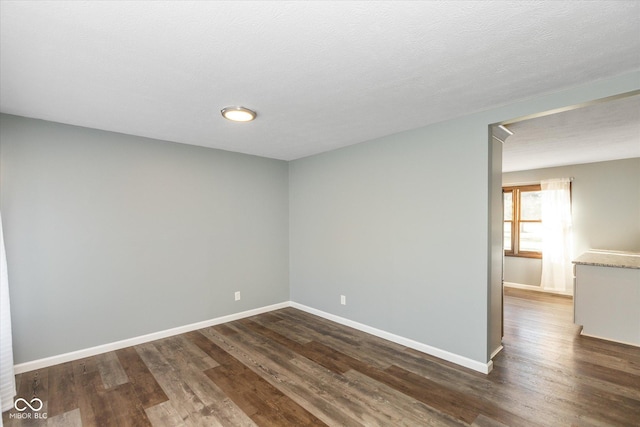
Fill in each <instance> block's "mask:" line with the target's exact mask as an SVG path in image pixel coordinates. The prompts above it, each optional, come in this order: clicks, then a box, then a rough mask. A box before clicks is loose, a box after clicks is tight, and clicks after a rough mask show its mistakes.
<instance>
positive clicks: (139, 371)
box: [116, 347, 169, 409]
mask: <svg viewBox="0 0 640 427" xmlns="http://www.w3.org/2000/svg"><path fill="white" fill-rule="evenodd" d="M116 355H117V356H118V360H120V364H121V365H122V367H123V369H124V371H125V372H126V374H127V377H128V378H129V382H130V383H131V384H132V386H133V390H134V392H135V394H136V397H137V398H138V400H139V401H140V403H141V404H142V407H143V408H145V409H146V408H149V407H151V406H155V405H157V404H159V403H162V402H165V401H167V400H169V398H168V397H167V395H166V394H165V392H164V390H162V387H160V384H158V382H157V381H156V379H155V377H154V376H153V375H152V374H151V372H150V371H149V368H147V365H145V364H144V362H143V361H142V358H140V355H139V354H138V352H137V351H136V350H135V348H134V347H127V348H123V349H120V350H117V351H116Z"/></svg>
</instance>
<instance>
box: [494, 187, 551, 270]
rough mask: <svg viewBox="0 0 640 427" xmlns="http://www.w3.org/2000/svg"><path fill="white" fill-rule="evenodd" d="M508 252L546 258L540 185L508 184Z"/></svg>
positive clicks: (506, 216)
mask: <svg viewBox="0 0 640 427" xmlns="http://www.w3.org/2000/svg"><path fill="white" fill-rule="evenodd" d="M502 195H503V200H504V254H505V255H507V256H519V257H528V258H542V203H541V202H542V192H541V191H540V185H539V184H538V185H526V186H518V187H504V188H503V189H502Z"/></svg>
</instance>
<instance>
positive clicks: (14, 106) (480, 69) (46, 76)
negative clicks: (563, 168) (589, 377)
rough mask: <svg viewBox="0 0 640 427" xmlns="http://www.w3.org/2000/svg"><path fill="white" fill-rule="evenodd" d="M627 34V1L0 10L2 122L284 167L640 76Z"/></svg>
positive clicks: (633, 21)
mask: <svg viewBox="0 0 640 427" xmlns="http://www.w3.org/2000/svg"><path fill="white" fill-rule="evenodd" d="M639 28H640V2H637V1H619V2H611V1H593V2H571V1H564V2H560V1H547V2H545V1H542V2H541V1H533V2H526V1H466V2H462V1H448V2H435V1H423V2H418V1H414V2H400V1H379V2H328V1H322V2H266V1H264V2H240V1H234V2H231V1H230V2H222V1H218V2H205V1H196V2H188V1H180V2H178V1H175V2H172V1H162V2H160V1H157V2H156V1H112V2H107V1H105V2H85V1H64V2H63V1H49V2H36V1H1V2H0V111H2V112H4V113H9V114H17V115H22V116H27V117H34V118H40V119H46V120H52V121H57V122H62V123H69V124H73V125H79V126H87V127H92V128H97V129H104V130H110V131H116V132H122V133H127V134H133V135H140V136H147V137H152V138H158V139H164V140H169V141H175V142H181V143H187V144H195V145H202V146H207V147H215V148H220V149H225V150H231V151H237V152H242V153H250V154H255V155H259V156H266V157H272V158H278V159H284V160H291V159H296V158H300V157H304V156H308V155H311V154H315V153H319V152H323V151H328V150H332V149H335V148H339V147H342V146H347V145H350V144H355V143H358V142H362V141H366V140H370V139H373V138H376V137H380V136H384V135H388V134H392V133H395V132H399V131H403V130H407V129H412V128H416V127H420V126H424V125H427V124H430V123H434V122H438V121H442V120H445V119H449V118H453V117H458V116H462V115H465V114H468V113H471V112H474V111H479V110H483V109H487V108H490V107H493V106H496V105H500V104H505V103H508V102H512V101H515V100H520V99H524V98H527V97H531V96H535V95H537V94H540V93H546V92H551V91H556V90H560V89H562V88H566V87H569V86H576V85H579V84H583V83H586V82H590V81H594V80H597V79H602V78H606V77H611V76H614V75H619V74H623V73H626V72H630V71H633V70H638V69H640V36H639ZM228 105H244V106H246V107H249V108H252V109H255V110H256V111H257V112H258V118H257V120H255V121H254V122H251V123H248V124H237V123H231V122H228V121H225V120H224V119H222V117H221V116H220V112H219V111H220V109H221V108H222V107H224V106H228Z"/></svg>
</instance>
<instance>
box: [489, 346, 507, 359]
mask: <svg viewBox="0 0 640 427" xmlns="http://www.w3.org/2000/svg"><path fill="white" fill-rule="evenodd" d="M503 348H504V347H503V346H502V345H499V346H498V348H496V349H495V350H493V353H491V356H489V359H493V358H494V357H496V355H497V354H498V353H500V352H501V351H502V349H503Z"/></svg>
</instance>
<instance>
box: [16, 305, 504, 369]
mask: <svg viewBox="0 0 640 427" xmlns="http://www.w3.org/2000/svg"><path fill="white" fill-rule="evenodd" d="M286 307H293V308H297V309H298V310H302V311H306V312H307V313H311V314H314V315H316V316H319V317H322V318H325V319H328V320H331V321H333V322H336V323H339V324H341V325H345V326H348V327H350V328H353V329H357V330H359V331H363V332H366V333H369V334H371V335H375V336H377V337H380V338H383V339H386V340H388V341H392V342H395V343H397V344H400V345H404V346H406V347H409V348H412V349H414V350H418V351H421V352H423V353H426V354H430V355H432V356H435V357H438V358H440V359H443V360H446V361H449V362H452V363H455V364H457V365H460V366H464V367H466V368H469V369H473V370H474V371H477V372H481V373H483V374H488V373H489V372H491V370H492V369H493V361H491V360H489V362H487V363H482V362H478V361H476V360H473V359H469V358H467V357H464V356H460V355H458V354H455V353H451V352H448V351H446V350H441V349H439V348H437V347H432V346H430V345H427V344H423V343H421V342H418V341H414V340H412V339H409V338H405V337H402V336H399V335H395V334H392V333H390V332H386V331H383V330H381V329H377V328H374V327H371V326H367V325H364V324H362V323H359V322H355V321H353V320H349V319H345V318H344V317H340V316H336V315H334V314H330V313H326V312H324V311H321V310H317V309H315V308H311V307H308V306H306V305H303V304H299V303H297V302H293V301H285V302H281V303H278V304H273V305H268V306H265V307H260V308H255V309H253V310H247V311H243V312H240V313H235V314H230V315H227V316H222V317H217V318H215V319H210V320H204V321H202V322H197V323H191V324H189V325H184V326H179V327H177V328H172V329H167V330H164V331H159V332H153V333H151V334H147V335H141V336H138V337H133V338H127V339H124V340H121V341H116V342H112V343H109V344H102V345H98V346H95V347H90V348H85V349H82V350H77V351H72V352H69V353H64V354H59V355H56V356H51V357H46V358H44V359H38V360H32V361H30V362H25V363H20V364H18V365H15V366H14V370H15V373H16V374H21V373H24V372H29V371H33V370H36V369H42V368H46V367H48V366H53V365H57V364H60V363H66V362H70V361H72V360H78V359H82V358H85V357H91V356H95V355H97V354H102V353H106V352H108V351H114V350H119V349H121V348H125V347H131V346H134V345H138V344H143V343H147V342H150V341H155V340H159V339H162V338H167V337H171V336H174V335H178V334H184V333H185V332H191V331H195V330H198V329H202V328H208V327H209V326H215V325H219V324H221V323H227V322H232V321H234V320H239V319H243V318H245V317H250V316H255V315H258V314H262V313H267V312H269V311H274V310H279V309H281V308H286ZM501 349H502V346H500V348H499V349H498V350H496V351H495V352H494V354H493V355H492V356H491V357H493V356H494V355H495V354H497V352H498V351H500V350H501Z"/></svg>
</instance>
